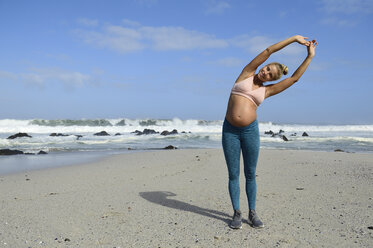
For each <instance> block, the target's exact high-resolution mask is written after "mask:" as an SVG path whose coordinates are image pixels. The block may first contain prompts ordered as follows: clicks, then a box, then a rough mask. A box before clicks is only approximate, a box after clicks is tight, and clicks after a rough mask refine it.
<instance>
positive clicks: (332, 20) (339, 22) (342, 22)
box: [320, 17, 357, 27]
mask: <svg viewBox="0 0 373 248" xmlns="http://www.w3.org/2000/svg"><path fill="white" fill-rule="evenodd" d="M320 23H321V24H325V25H330V26H338V27H354V26H356V25H357V22H356V21H355V20H354V21H352V20H347V19H340V18H337V17H328V18H324V19H322V20H321V21H320Z"/></svg>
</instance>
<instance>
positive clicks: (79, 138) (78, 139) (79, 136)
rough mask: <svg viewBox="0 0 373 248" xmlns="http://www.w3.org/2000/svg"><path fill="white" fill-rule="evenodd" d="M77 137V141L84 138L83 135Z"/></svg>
mask: <svg viewBox="0 0 373 248" xmlns="http://www.w3.org/2000/svg"><path fill="white" fill-rule="evenodd" d="M75 136H76V139H77V140H79V139H80V138H83V135H80V134H78V135H75Z"/></svg>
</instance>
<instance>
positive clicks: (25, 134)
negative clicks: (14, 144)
mask: <svg viewBox="0 0 373 248" xmlns="http://www.w3.org/2000/svg"><path fill="white" fill-rule="evenodd" d="M21 137H29V138H32V136H30V135H28V134H27V133H17V134H14V135H11V136H9V137H8V139H15V138H21Z"/></svg>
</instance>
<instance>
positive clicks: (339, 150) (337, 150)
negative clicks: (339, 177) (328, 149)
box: [334, 149, 344, 152]
mask: <svg viewBox="0 0 373 248" xmlns="http://www.w3.org/2000/svg"><path fill="white" fill-rule="evenodd" d="M334 151H335V152H344V151H343V150H341V149H335V150H334Z"/></svg>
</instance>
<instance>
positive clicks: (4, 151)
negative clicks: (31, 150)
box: [0, 149, 24, 155]
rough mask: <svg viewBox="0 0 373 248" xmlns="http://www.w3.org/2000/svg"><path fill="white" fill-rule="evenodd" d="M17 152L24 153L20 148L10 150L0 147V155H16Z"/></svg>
mask: <svg viewBox="0 0 373 248" xmlns="http://www.w3.org/2000/svg"><path fill="white" fill-rule="evenodd" d="M17 154H24V153H23V151H20V150H10V149H1V150H0V155H17Z"/></svg>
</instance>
